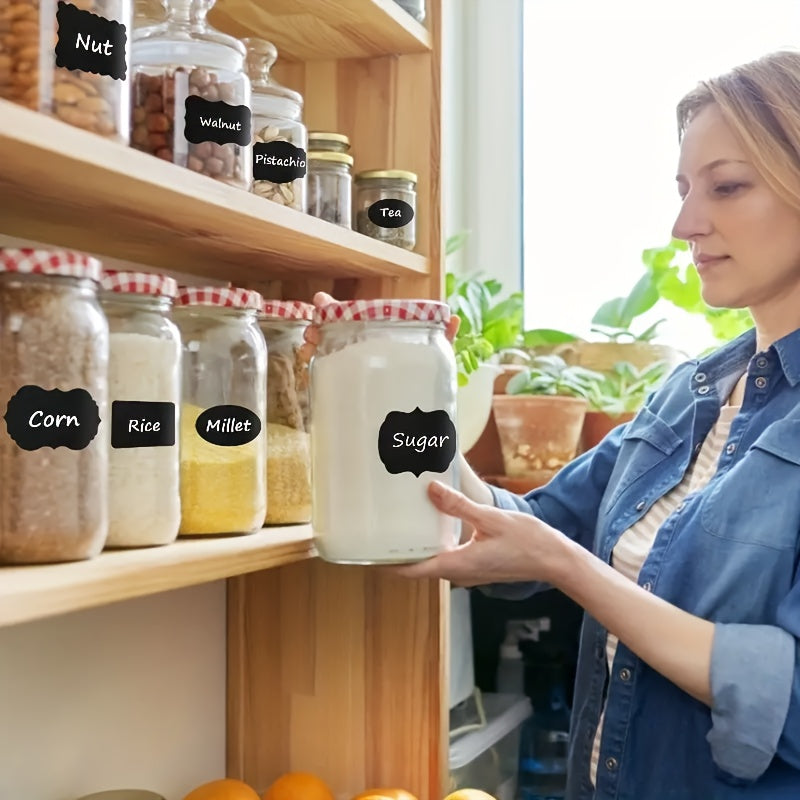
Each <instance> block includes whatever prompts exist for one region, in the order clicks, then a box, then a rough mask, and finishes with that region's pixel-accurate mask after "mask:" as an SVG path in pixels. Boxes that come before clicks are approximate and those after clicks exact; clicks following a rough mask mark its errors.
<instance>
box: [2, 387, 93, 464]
mask: <svg viewBox="0 0 800 800" xmlns="http://www.w3.org/2000/svg"><path fill="white" fill-rule="evenodd" d="M3 418H4V419H5V421H6V428H7V429H8V435H9V436H10V437H11V438H12V439H13V440H14V441H15V442H16V443H17V444H18V445H19V446H20V447H21V448H22V449H23V450H39V449H40V448H42V447H52V448H56V447H68V448H69V449H70V450H83V448H84V447H87V446H88V445H89V442H91V441H92V439H94V437H95V436H97V428H98V426H99V425H100V410H99V408H98V407H97V403H96V402H95V401H94V399H93V398H92V396H91V395H90V394H89V392H87V391H86V390H85V389H71V390H70V391H68V392H64V391H62V390H61V389H42V387H41V386H32V385H27V386H23V387H22V388H21V389H20V390H19V391H18V392H17V393H16V394H15V395H14V396H13V397H12V398H11V399H10V400H9V401H8V406H7V408H6V413H5V415H4V417H3Z"/></svg>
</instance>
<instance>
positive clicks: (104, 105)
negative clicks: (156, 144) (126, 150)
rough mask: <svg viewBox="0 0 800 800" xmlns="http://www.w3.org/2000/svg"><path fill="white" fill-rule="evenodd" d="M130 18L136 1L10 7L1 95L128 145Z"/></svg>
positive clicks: (1, 43)
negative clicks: (133, 2) (133, 3)
mask: <svg viewBox="0 0 800 800" xmlns="http://www.w3.org/2000/svg"><path fill="white" fill-rule="evenodd" d="M132 20H133V6H132V3H131V0H72V2H65V3H59V2H58V0H14V2H12V3H4V4H3V5H2V6H0V97H2V98H4V99H5V100H13V101H14V102H16V103H19V104H21V105H23V106H26V107H27V108H30V109H33V110H34V111H42V112H44V113H45V114H50V115H52V116H54V117H56V118H57V119H60V120H62V121H63V122H67V123H69V124H70V125H75V126H77V127H78V128H83V129H84V130H87V131H92V132H93V133H98V134H100V135H101V136H106V137H108V138H111V139H114V140H116V141H118V142H121V143H122V144H127V143H128V134H129V129H128V115H129V113H130V82H129V81H128V80H127V77H128V75H127V70H128V62H129V58H130V44H129V42H130V30H131V22H132ZM61 32H63V37H62V35H61ZM101 43H102V44H101Z"/></svg>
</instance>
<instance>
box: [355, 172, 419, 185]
mask: <svg viewBox="0 0 800 800" xmlns="http://www.w3.org/2000/svg"><path fill="white" fill-rule="evenodd" d="M372 178H400V179H401V180H404V181H411V182H412V183H416V182H417V175H416V173H415V172H408V171H406V170H404V169H370V170H367V171H366V172H359V173H358V175H356V180H357V181H361V180H370V179H372Z"/></svg>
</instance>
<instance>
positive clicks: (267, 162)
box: [253, 142, 306, 183]
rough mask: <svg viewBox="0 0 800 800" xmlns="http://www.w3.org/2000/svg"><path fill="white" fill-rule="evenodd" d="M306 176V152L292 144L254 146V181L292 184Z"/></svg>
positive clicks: (273, 143)
mask: <svg viewBox="0 0 800 800" xmlns="http://www.w3.org/2000/svg"><path fill="white" fill-rule="evenodd" d="M305 174H306V151H305V150H303V148H302V147H295V146H294V145H293V144H292V143H291V142H256V143H255V144H254V145H253V180H256V181H271V182H272V183H291V182H292V181H294V180H297V179H298V178H303V177H305Z"/></svg>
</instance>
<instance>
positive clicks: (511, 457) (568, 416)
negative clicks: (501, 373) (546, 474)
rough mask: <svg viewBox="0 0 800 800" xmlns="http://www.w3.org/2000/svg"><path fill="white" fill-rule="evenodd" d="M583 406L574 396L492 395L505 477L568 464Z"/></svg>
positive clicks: (574, 446) (519, 475)
mask: <svg viewBox="0 0 800 800" xmlns="http://www.w3.org/2000/svg"><path fill="white" fill-rule="evenodd" d="M587 405H588V403H587V402H586V400H583V399H582V398H577V397H558V396H555V397H554V396H550V395H506V394H496V395H495V396H494V399H493V401H492V407H493V410H494V417H495V421H496V423H497V432H498V434H499V437H500V447H501V450H502V453H503V464H504V466H505V470H504V471H505V474H506V475H507V476H509V477H512V478H519V477H524V476H529V475H533V474H536V473H538V472H540V471H541V470H559V469H561V467H563V466H564V465H565V464H567V463H568V462H569V461H571V460H572V459H573V458H574V457H575V453H576V452H577V450H578V445H579V444H580V436H581V429H582V428H583V418H584V416H585V414H586V408H587Z"/></svg>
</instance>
